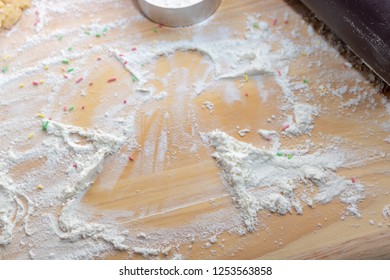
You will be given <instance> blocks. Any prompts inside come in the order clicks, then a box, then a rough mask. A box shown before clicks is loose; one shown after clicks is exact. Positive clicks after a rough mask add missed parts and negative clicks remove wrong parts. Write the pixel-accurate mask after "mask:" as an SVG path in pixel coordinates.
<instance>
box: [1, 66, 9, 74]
mask: <svg viewBox="0 0 390 280" xmlns="http://www.w3.org/2000/svg"><path fill="white" fill-rule="evenodd" d="M7 71H8V65H7V66H5V67H4V68H3V69H1V72H3V73H5V72H7Z"/></svg>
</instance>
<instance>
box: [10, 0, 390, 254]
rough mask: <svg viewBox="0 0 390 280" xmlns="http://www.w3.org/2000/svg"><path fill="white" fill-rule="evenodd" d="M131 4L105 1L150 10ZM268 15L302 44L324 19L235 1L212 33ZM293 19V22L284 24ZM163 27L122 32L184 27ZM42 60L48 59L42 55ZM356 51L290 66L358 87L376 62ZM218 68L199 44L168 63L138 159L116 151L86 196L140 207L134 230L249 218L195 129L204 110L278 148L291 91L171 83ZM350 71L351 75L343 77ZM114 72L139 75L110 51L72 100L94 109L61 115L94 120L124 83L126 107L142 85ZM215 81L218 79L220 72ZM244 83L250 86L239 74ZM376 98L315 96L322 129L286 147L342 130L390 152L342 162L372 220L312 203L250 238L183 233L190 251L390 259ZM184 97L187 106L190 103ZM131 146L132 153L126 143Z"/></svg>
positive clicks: (354, 141)
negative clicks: (314, 64) (229, 99)
mask: <svg viewBox="0 0 390 280" xmlns="http://www.w3.org/2000/svg"><path fill="white" fill-rule="evenodd" d="M129 5H131V7H130V8H129V9H128V10H118V9H116V8H115V7H114V6H110V7H109V8H107V9H104V14H102V15H101V16H102V17H103V18H104V20H109V19H113V18H115V16H116V15H118V14H119V15H121V16H123V15H126V16H128V17H133V16H136V15H137V14H138V13H139V11H138V10H137V8H136V6H135V2H134V1H133V2H131V3H130V4H129ZM85 8H87V7H85ZM86 10H87V9H86ZM256 12H258V13H261V15H262V16H261V17H262V18H263V19H264V20H265V21H267V22H269V24H270V25H271V26H272V22H273V19H274V18H277V19H279V22H278V24H279V25H278V26H277V27H275V28H279V30H281V31H279V32H281V33H282V34H285V36H287V37H288V36H290V35H291V31H292V30H293V29H294V28H296V29H299V30H300V32H301V36H299V37H297V38H293V37H291V36H290V39H291V40H294V42H295V43H297V44H299V43H300V42H302V43H303V42H307V41H306V40H305V38H307V37H308V34H307V32H306V30H307V27H308V26H309V25H310V24H312V21H311V19H308V15H309V14H310V13H309V11H308V10H307V9H306V8H305V7H304V6H302V4H301V3H300V2H298V1H281V0H267V1H255V0H253V1H252V0H250V1H249V0H248V1H234V0H224V1H223V3H222V5H221V7H220V8H219V10H218V12H217V13H216V15H215V19H214V20H215V22H216V23H217V25H216V24H214V25H210V27H205V32H213V30H214V29H215V28H218V27H226V28H231V29H232V30H235V31H237V32H239V33H240V34H242V33H243V32H244V31H245V18H246V14H251V13H256ZM286 12H288V14H289V23H288V24H284V23H283V18H284V15H285V13H286ZM26 20H27V19H26ZM59 21H60V20H59ZM59 21H57V22H55V23H53V25H52V26H51V28H55V27H56V24H58V25H61V23H60V22H59ZM75 21H76V22H71V23H70V24H71V25H77V24H80V23H81V22H82V19H75ZM21 24H23V23H21ZM283 24H284V26H280V25H283ZM154 27H155V25H154V24H153V23H150V22H146V21H143V22H141V23H140V22H136V23H134V25H132V26H131V28H126V29H124V30H122V31H121V32H123V33H122V34H119V33H118V36H119V35H121V36H126V35H128V34H132V33H134V32H137V33H139V34H140V38H141V39H140V44H142V43H148V42H151V41H153V40H165V39H166V40H168V39H174V38H177V34H175V32H176V31H175V30H171V29H168V28H166V29H164V28H163V29H161V30H159V33H158V34H156V33H154V32H153V31H152V29H153V28H154ZM183 34H184V35H183ZM183 34H181V36H186V35H185V31H183ZM15 36H16V38H15V41H18V40H20V38H21V36H23V35H21V34H16V35H15ZM188 36H190V35H188ZM314 36H318V38H319V39H318V40H320V39H321V36H323V35H319V34H315V35H314ZM113 38H115V37H113V36H110V37H107V38H102V41H101V42H100V43H101V44H103V43H104V42H105V41H104V40H106V41H109V40H114V39H113ZM55 44H57V42H54V43H53V46H51V47H55V46H54V45H55ZM10 45H12V44H11V43H10ZM47 47H50V46H47ZM83 47H87V46H83ZM275 47H277V46H275ZM20 59H24V58H20ZM34 59H35V60H39V59H40V55H39V52H38V54H37V55H36V57H35V58H34ZM90 59H91V63H97V62H96V58H95V57H91V58H90ZM318 59H320V60H321V61H322V63H323V64H322V66H321V67H318V68H315V69H313V68H310V67H308V65H309V64H310V62H311V61H317V60H318ZM347 59H348V56H345V55H344V54H340V55H336V56H335V55H334V52H329V53H326V52H322V53H319V54H315V53H314V54H313V55H311V56H306V55H301V56H299V57H298V58H297V59H295V60H294V61H292V62H291V65H290V72H291V73H290V75H291V76H292V77H294V79H296V80H298V79H301V78H302V79H303V78H306V79H308V80H309V87H310V90H311V92H313V93H315V92H318V87H319V85H321V84H323V83H328V84H330V85H331V87H333V88H337V87H340V86H341V85H343V84H344V83H345V81H346V80H347V84H348V78H345V77H350V78H349V79H350V85H353V82H354V81H355V79H357V78H360V79H362V80H363V81H365V80H367V81H368V77H367V73H366V72H365V71H361V70H359V69H354V68H352V69H345V68H344V67H343V65H344V63H345V62H346V61H348V60H347ZM206 68H207V64H204V57H203V56H202V55H201V54H199V53H195V52H177V53H175V54H173V55H170V56H168V57H161V58H159V59H158V61H156V63H155V70H156V75H157V79H156V81H152V83H154V84H155V85H156V87H157V88H158V89H160V90H162V89H164V90H166V91H168V92H175V93H176V94H172V95H169V96H168V97H167V98H166V99H164V100H162V101H156V102H152V103H150V104H149V103H148V104H147V105H145V107H143V108H141V109H139V110H138V111H137V115H136V131H137V134H136V135H135V138H136V140H137V143H138V144H140V146H141V149H140V150H138V151H135V152H134V154H133V155H132V156H133V157H134V162H129V163H128V164H127V166H126V167H125V168H123V170H121V172H120V173H119V174H118V170H116V169H115V162H116V160H118V155H114V156H112V157H110V158H108V159H107V161H106V162H105V164H104V170H103V172H102V174H100V175H99V177H98V178H97V180H96V182H95V183H94V184H93V186H92V187H91V188H90V190H89V191H88V192H87V193H86V195H85V197H84V199H83V202H84V203H85V205H87V206H92V207H94V208H95V209H97V211H101V212H102V213H103V212H104V211H131V212H132V213H133V217H132V218H130V219H126V218H123V219H121V220H120V223H121V224H122V225H123V226H124V227H125V228H128V229H129V230H131V231H137V230H139V231H145V232H153V231H156V232H159V231H161V232H164V233H166V232H174V231H175V229H180V231H178V232H185V230H182V229H183V228H186V227H187V228H192V227H191V225H193V224H197V227H198V228H199V234H200V235H201V234H202V233H201V230H202V227H203V226H204V225H202V220H205V219H206V220H207V219H209V222H210V223H211V224H212V225H213V226H214V225H215V224H218V223H221V222H223V220H224V219H226V223H227V225H225V226H227V227H228V226H229V224H232V225H234V224H235V223H237V221H238V220H239V211H238V209H237V207H236V205H235V204H234V203H232V201H231V197H230V194H229V189H228V187H227V186H226V184H224V182H223V180H222V179H221V172H220V170H219V168H218V166H217V165H216V162H215V161H214V160H213V159H212V158H211V157H210V155H211V153H212V152H213V149H212V148H211V147H207V146H202V145H199V146H198V150H197V152H196V153H195V154H194V153H193V152H191V151H190V150H189V148H190V147H191V145H190V144H191V143H189V142H188V141H189V139H191V141H193V143H201V139H200V136H199V135H198V134H193V133H192V132H193V129H194V122H193V119H194V118H195V119H196V120H197V125H198V126H199V128H198V130H199V131H202V132H203V131H211V130H213V129H216V128H218V129H221V130H222V131H225V132H227V133H228V134H230V135H232V136H234V137H235V138H237V139H238V140H240V141H244V142H247V143H253V144H254V145H255V146H259V147H261V146H266V145H268V143H267V142H265V141H262V139H260V137H259V136H258V135H257V134H256V133H255V131H256V130H257V129H259V128H263V129H270V130H280V124H278V123H276V122H271V123H270V122H267V119H269V118H270V116H271V115H276V116H280V115H281V113H282V112H281V111H280V109H279V106H280V104H281V103H283V102H284V100H283V98H282V94H281V90H280V88H279V86H278V85H277V84H276V83H275V81H274V80H273V79H272V78H271V77H268V78H267V77H265V78H264V81H263V82H264V86H263V88H261V89H260V88H258V86H257V84H256V83H255V81H253V80H249V81H248V83H247V84H245V85H244V86H243V87H241V88H240V90H241V94H242V98H241V101H240V102H234V103H232V104H227V103H226V102H225V101H224V99H223V91H224V86H226V84H225V83H227V82H224V81H220V82H218V83H219V84H218V85H217V86H215V87H213V88H210V89H206V90H205V91H204V92H203V93H202V94H201V95H199V96H197V97H196V98H194V99H191V98H190V97H189V95H188V94H186V93H185V92H184V91H183V92H182V94H183V95H180V92H177V91H176V89H175V85H174V84H171V85H167V86H166V87H164V86H163V85H162V84H161V83H160V81H161V80H162V79H163V77H164V75H166V73H173V72H175V71H176V70H178V69H179V72H180V71H183V69H185V71H188V73H189V77H191V80H190V81H188V86H189V87H190V85H191V83H193V82H195V81H196V79H197V77H199V76H200V75H202V73H204V71H205V70H206ZM59 71H60V70H59ZM341 75H342V76H343V79H338V77H340V76H341ZM113 76H115V77H117V78H118V81H122V80H126V79H129V74H128V72H126V71H125V70H124V69H123V67H122V66H121V65H119V64H118V63H117V62H116V61H115V60H114V59H112V58H104V63H102V64H100V65H99V67H98V69H97V70H96V71H95V72H94V73H93V74H92V75H91V77H89V79H90V80H93V81H94V84H93V86H90V87H87V88H86V90H87V94H88V96H90V98H89V99H88V101H86V100H85V99H83V98H82V97H81V96H78V97H74V98H72V99H71V100H68V103H72V104H74V106H75V107H77V108H78V107H81V106H82V105H85V106H86V108H87V110H85V111H81V110H77V111H75V112H74V114H69V115H66V116H64V117H63V119H62V120H61V121H62V122H64V123H71V124H73V125H77V126H81V127H85V128H93V118H94V116H96V114H98V112H99V110H101V108H102V104H101V102H100V100H101V99H102V98H103V97H104V96H105V95H106V94H107V93H108V92H111V93H112V92H118V94H119V97H118V98H117V99H113V101H109V102H107V103H106V104H104V106H111V105H114V104H115V102H118V101H117V100H121V98H123V99H124V98H125V97H126V95H127V94H134V93H129V92H128V88H127V84H126V83H125V82H123V83H121V82H118V83H115V84H114V85H112V84H107V83H106V80H107V79H108V78H110V77H113ZM209 78H210V79H211V78H212V76H210V77H209ZM235 83H236V85H238V84H239V81H238V79H237V81H235ZM374 87H375V83H373V82H367V83H365V84H364V86H362V87H361V88H360V89H359V91H360V92H359V93H358V94H362V95H363V94H364V93H365V92H366V91H369V90H372V89H373V88H374ZM69 90H72V89H71V88H64V89H63V94H62V95H61V96H60V97H59V98H65V97H64V96H66V92H67V91H69ZM261 90H267V91H268V93H269V94H268V99H267V100H266V101H265V100H263V99H262V98H261V96H260V94H259V91H261ZM246 93H247V94H248V96H247V97H246V96H245V94H246ZM349 97H352V95H348V94H347V96H344V97H343V98H344V99H346V98H349ZM373 98H374V99H375V100H376V101H377V104H378V105H377V106H376V108H375V109H370V108H367V102H366V101H365V102H362V104H360V105H358V106H357V107H353V108H352V107H351V108H350V109H348V108H347V109H340V104H341V102H342V101H343V99H341V98H339V97H334V96H333V95H331V94H329V95H325V96H320V95H319V94H318V95H316V97H315V98H314V99H313V100H310V102H311V103H314V104H316V105H318V106H319V107H321V115H320V117H318V118H317V119H316V120H315V128H314V130H313V133H312V136H311V137H309V136H300V137H298V138H297V139H290V138H284V139H282V141H283V143H284V145H285V146H286V147H294V145H295V144H296V143H298V142H301V141H304V140H305V139H309V138H311V139H312V141H313V142H315V143H316V144H321V143H322V144H324V145H327V144H329V143H328V142H327V140H326V138H324V137H322V136H323V135H330V136H337V137H340V138H343V139H346V141H348V143H349V146H348V147H349V148H352V149H355V151H356V152H358V153H359V151H361V152H362V153H363V152H367V151H370V150H372V149H374V148H375V149H376V150H380V151H383V152H384V153H385V156H384V157H380V156H377V157H375V156H373V157H372V158H371V159H367V161H366V162H365V163H364V165H363V166H359V165H358V163H355V164H354V163H351V164H350V166H348V168H344V169H341V170H339V171H338V174H340V175H342V176H346V177H356V178H358V180H359V181H360V182H362V183H363V184H364V185H366V186H367V187H366V190H367V196H366V198H365V199H364V200H363V201H362V202H361V203H360V204H359V207H360V209H361V212H362V217H361V218H359V219H356V218H354V217H346V218H345V219H344V220H342V219H340V217H341V216H343V214H342V213H343V211H344V209H345V208H344V205H342V204H341V203H339V202H338V201H337V200H335V201H332V202H331V203H329V204H327V205H318V206H316V207H314V208H308V207H305V208H304V214H303V215H296V214H288V215H285V216H279V215H275V214H269V213H259V220H260V225H259V228H258V230H257V231H255V232H253V233H246V234H244V235H239V234H236V233H232V232H229V230H226V231H225V232H224V233H222V234H221V235H220V236H219V237H218V241H217V243H216V244H211V247H209V246H206V245H205V244H206V243H207V239H206V240H205V239H201V238H198V239H196V240H194V241H193V242H182V241H180V242H179V244H178V248H179V247H180V249H178V252H180V253H182V254H183V255H184V257H185V258H187V259H258V258H261V259H390V231H389V226H390V221H388V220H387V221H386V220H384V219H383V217H382V215H381V211H382V208H383V206H384V205H386V204H389V203H390V197H389V193H390V184H389V182H390V181H389V167H390V166H389V152H390V147H389V144H388V143H386V142H384V141H383V139H384V138H386V136H387V135H386V133H385V132H384V130H383V127H382V124H383V123H384V122H385V121H388V115H387V113H386V108H385V106H383V104H381V102H380V100H381V98H383V94H381V93H379V92H378V93H377V94H375V95H374V96H373ZM206 100H207V101H211V102H212V103H213V104H214V106H215V109H214V111H213V112H212V113H210V112H209V110H207V109H205V108H203V102H204V101H206ZM178 104H179V105H180V106H181V108H179V109H180V110H179V109H178ZM59 110H60V108H59ZM166 116H168V117H166ZM237 126H239V127H241V128H247V127H248V128H251V130H252V132H251V133H249V134H248V135H247V136H245V137H240V136H239V135H238V134H237V128H236V127H237ZM164 131H165V132H167V143H168V147H167V151H166V153H165V156H164V160H163V161H162V162H161V160H160V159H159V158H158V154H159V152H162V151H161V150H160V149H161V148H160V147H159V146H158V139H159V138H160V136H161V134H162V133H163V132H164ZM189 135H192V136H191V137H189ZM147 149H150V150H152V151H153V152H152V156H150V155H149V154H147V152H146V151H147ZM121 152H122V153H124V150H123V151H121ZM121 152H120V153H121ZM367 154H369V153H368V152H367ZM33 164H35V163H33ZM31 166H32V165H29V164H28V163H26V165H25V166H22V167H20V170H14V171H13V172H15V173H17V172H25V171H28V170H30V169H31V168H32V167H31ZM108 185H109V187H108ZM370 220H374V221H375V226H372V225H370V224H369V221H370ZM204 227H206V226H204ZM178 240H181V239H180V238H179V239H178ZM169 257H171V255H170V256H169ZM104 258H108V259H126V258H129V255H128V253H127V252H113V253H110V254H109V255H108V256H104ZM136 258H137V257H136Z"/></svg>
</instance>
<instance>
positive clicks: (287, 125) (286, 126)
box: [282, 124, 290, 131]
mask: <svg viewBox="0 0 390 280" xmlns="http://www.w3.org/2000/svg"><path fill="white" fill-rule="evenodd" d="M289 127H290V125H289V124H286V125H285V126H283V128H282V131H285V130H286V129H287V128H289Z"/></svg>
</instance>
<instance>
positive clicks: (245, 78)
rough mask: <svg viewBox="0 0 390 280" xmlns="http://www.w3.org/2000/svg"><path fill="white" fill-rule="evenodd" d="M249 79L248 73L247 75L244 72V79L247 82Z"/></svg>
mask: <svg viewBox="0 0 390 280" xmlns="http://www.w3.org/2000/svg"><path fill="white" fill-rule="evenodd" d="M248 80H249V77H248V75H247V74H244V81H245V83H246V82H248Z"/></svg>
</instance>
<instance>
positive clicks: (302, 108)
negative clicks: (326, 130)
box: [285, 103, 319, 136]
mask: <svg viewBox="0 0 390 280" xmlns="http://www.w3.org/2000/svg"><path fill="white" fill-rule="evenodd" d="M318 113H319V112H318V109H317V108H316V107H314V106H311V105H309V104H304V103H296V104H295V105H294V118H295V122H293V120H292V117H291V116H289V117H288V119H287V120H286V122H285V126H287V125H288V128H286V129H285V132H286V133H287V134H289V135H294V136H298V135H301V134H308V135H310V133H311V131H312V129H313V117H314V116H318Z"/></svg>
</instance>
